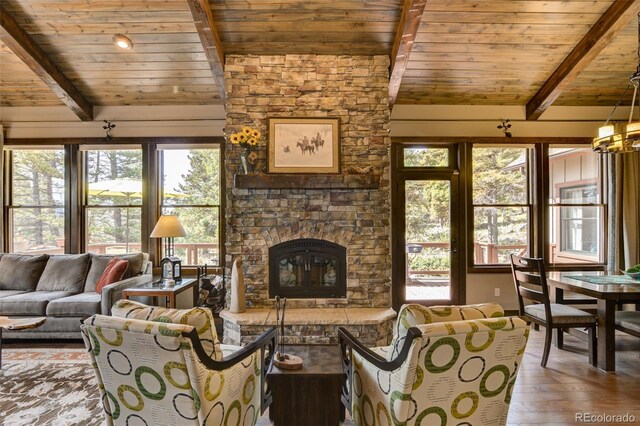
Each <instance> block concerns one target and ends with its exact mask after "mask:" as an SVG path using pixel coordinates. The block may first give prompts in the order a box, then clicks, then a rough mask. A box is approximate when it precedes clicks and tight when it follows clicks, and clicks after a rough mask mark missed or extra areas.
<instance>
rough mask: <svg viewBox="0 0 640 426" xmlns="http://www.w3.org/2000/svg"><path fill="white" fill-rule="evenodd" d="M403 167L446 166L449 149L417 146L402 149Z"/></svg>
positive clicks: (447, 164)
mask: <svg viewBox="0 0 640 426" xmlns="http://www.w3.org/2000/svg"><path fill="white" fill-rule="evenodd" d="M402 153H403V156H404V167H448V166H449V156H450V149H449V148H448V147H444V148H440V147H418V148H405V149H403V150H402Z"/></svg>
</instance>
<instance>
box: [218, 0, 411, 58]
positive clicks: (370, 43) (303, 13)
mask: <svg viewBox="0 0 640 426" xmlns="http://www.w3.org/2000/svg"><path fill="white" fill-rule="evenodd" d="M403 3H404V0H379V1H365V0H336V1H322V0H309V1H289V2H283V1H266V0H226V1H209V4H210V6H211V10H212V12H213V15H214V16H215V18H216V28H217V30H218V34H219V35H220V39H221V41H222V44H223V47H224V50H225V53H227V54H267V55H270V54H271V55H273V54H282V53H315V54H338V55H340V54H343V55H379V54H386V55H388V54H389V53H390V52H391V48H392V44H393V40H394V34H395V31H396V27H397V25H398V21H399V19H400V14H401V11H402V6H403Z"/></svg>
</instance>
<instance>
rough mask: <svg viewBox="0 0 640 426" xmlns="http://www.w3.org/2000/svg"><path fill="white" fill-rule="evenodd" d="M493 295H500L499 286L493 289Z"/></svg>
mask: <svg viewBox="0 0 640 426" xmlns="http://www.w3.org/2000/svg"><path fill="white" fill-rule="evenodd" d="M493 295H494V296H496V297H500V287H496V288H494V289H493Z"/></svg>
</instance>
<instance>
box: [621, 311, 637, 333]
mask: <svg viewBox="0 0 640 426" xmlns="http://www.w3.org/2000/svg"><path fill="white" fill-rule="evenodd" d="M615 326H616V329H617V330H620V331H623V332H625V333H627V334H631V335H632V336H636V337H640V311H617V312H616V319H615Z"/></svg>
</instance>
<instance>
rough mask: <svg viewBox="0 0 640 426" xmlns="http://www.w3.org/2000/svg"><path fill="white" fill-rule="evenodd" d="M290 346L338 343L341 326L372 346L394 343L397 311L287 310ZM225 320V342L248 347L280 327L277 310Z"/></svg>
mask: <svg viewBox="0 0 640 426" xmlns="http://www.w3.org/2000/svg"><path fill="white" fill-rule="evenodd" d="M285 315H286V317H285V343H286V344H337V343H338V327H345V328H347V330H349V332H351V334H353V335H354V336H356V337H357V338H358V339H359V340H360V341H362V343H363V344H365V345H366V346H369V347H373V346H386V345H388V344H389V343H390V342H391V337H392V326H393V319H394V317H395V316H396V313H395V311H393V309H390V308H387V309H385V308H317V309H287V311H286V314H285ZM220 316H221V317H222V318H223V319H224V343H226V344H231V345H241V344H242V345H245V344H247V343H250V342H251V341H253V340H254V339H255V338H256V337H257V336H259V335H260V334H262V333H263V332H264V331H265V330H266V329H267V328H269V327H275V326H276V313H275V310H274V309H250V310H247V311H246V312H244V313H241V314H233V313H231V312H229V311H227V310H224V311H222V312H221V313H220Z"/></svg>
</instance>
